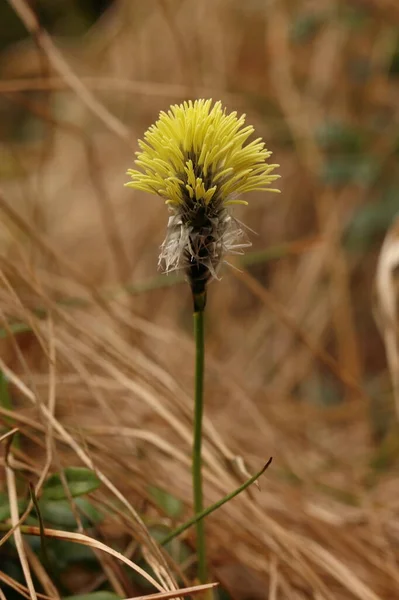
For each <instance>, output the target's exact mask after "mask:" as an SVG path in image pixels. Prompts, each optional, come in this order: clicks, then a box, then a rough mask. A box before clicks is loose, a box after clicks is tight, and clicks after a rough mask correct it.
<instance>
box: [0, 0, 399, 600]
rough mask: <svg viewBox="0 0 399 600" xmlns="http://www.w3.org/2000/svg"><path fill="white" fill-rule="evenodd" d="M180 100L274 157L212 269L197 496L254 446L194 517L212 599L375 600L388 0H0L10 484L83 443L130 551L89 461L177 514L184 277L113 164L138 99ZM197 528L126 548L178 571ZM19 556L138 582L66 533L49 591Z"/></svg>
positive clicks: (136, 130) (184, 467)
mask: <svg viewBox="0 0 399 600" xmlns="http://www.w3.org/2000/svg"><path fill="white" fill-rule="evenodd" d="M198 97H201V98H204V97H205V98H207V97H211V98H213V99H214V100H218V99H220V100H222V102H223V103H224V104H225V106H226V107H227V109H228V110H229V111H232V110H237V111H238V112H239V113H242V112H245V113H246V115H247V122H248V123H250V124H253V125H254V127H255V129H256V133H257V135H259V136H262V137H263V138H264V140H265V141H266V145H267V147H268V148H270V149H271V150H273V160H274V162H277V163H279V164H280V169H279V172H280V174H281V179H280V180H279V182H278V183H279V186H280V189H281V194H279V195H277V194H267V193H266V194H263V193H260V194H253V195H252V196H251V197H250V198H248V200H249V202H250V203H249V206H248V207H245V208H243V209H242V210H241V207H240V209H238V210H237V214H238V216H239V218H240V219H242V220H243V221H244V222H245V224H246V225H248V227H250V228H251V229H252V230H254V232H255V233H253V234H250V235H251V239H252V242H253V247H252V249H251V250H252V251H250V252H247V254H246V257H245V260H244V261H241V263H240V261H239V260H238V259H236V258H234V259H232V266H226V268H225V269H224V270H223V273H222V279H221V281H220V282H214V283H212V285H211V287H210V289H209V310H208V317H207V375H206V411H205V412H206V423H205V441H204V444H205V445H204V460H205V486H206V487H205V495H206V502H207V503H211V502H214V501H216V500H218V499H219V498H220V497H221V496H222V495H224V494H226V493H227V492H229V491H231V490H232V489H234V487H237V486H238V485H239V484H240V483H241V482H242V481H243V478H244V479H245V477H246V473H248V472H249V473H253V472H255V471H256V470H258V469H260V467H261V466H262V464H263V463H264V462H265V461H266V460H267V459H268V458H269V456H273V457H274V461H273V464H272V466H271V467H270V468H269V470H268V471H267V474H266V475H265V476H263V478H262V480H261V482H260V483H261V490H257V489H256V488H253V489H252V490H251V491H249V492H246V493H245V494H243V495H242V496H240V497H237V498H236V499H234V500H233V501H232V502H231V503H229V504H228V505H225V506H224V507H223V508H222V509H220V511H218V512H217V513H215V514H214V515H212V516H211V517H210V518H209V520H208V526H207V535H208V540H209V558H210V564H211V579H212V580H218V581H220V582H221V584H222V587H223V592H222V593H221V595H220V597H227V598H233V599H236V598H237V599H246V600H250V599H259V600H260V599H265V598H270V599H272V600H276V599H280V600H282V599H305V598H306V599H308V598H309V599H310V598H314V599H316V598H317V599H322V598H323V599H326V600H327V599H332V598H337V599H338V598H339V599H346V598H347V599H348V600H349V599H352V598H359V599H360V598H361V599H362V600H364V599H369V600H377V599H390V600H393V598H395V597H398V596H399V570H398V566H397V560H398V544H399V529H398V516H399V503H398V492H399V481H398V453H399V442H398V439H399V438H398V431H397V428H396V417H395V411H394V402H393V397H392V392H391V384H390V379H389V375H388V372H387V367H386V358H385V351H384V345H383V343H382V341H381V337H380V335H379V333H378V330H377V328H376V325H375V323H374V319H373V310H374V309H373V302H374V301H373V282H374V277H375V267H376V260H377V256H378V252H379V249H380V247H381V243H382V240H383V238H384V235H385V233H386V231H387V229H388V228H389V226H390V224H391V222H392V220H393V218H394V215H395V213H397V212H398V210H399V193H398V192H399V180H398V178H399V171H398V168H397V161H398V152H399V5H398V6H397V3H396V2H395V1H390V0H349V1H342V2H340V1H337V0H331V1H329V0H319V1H317V2H316V1H308V2H306V1H302V2H300V1H298V0H290V1H289V0H278V1H272V0H269V1H267V0H247V1H246V2H244V3H243V2H239V1H236V0H201V2H198V1H194V0H151V1H148V2H143V1H140V0H114V1H112V0H108V1H95V0H92V1H89V0H57V1H54V0H35V1H33V0H32V1H30V2H28V1H27V0H9V2H3V3H1V5H0V140H1V141H0V189H1V194H0V213H1V221H0V245H1V247H0V252H1V280H2V283H1V289H0V317H1V322H2V338H3V339H2V342H1V356H2V361H3V362H2V364H3V367H2V368H3V371H4V375H5V376H6V378H5V379H4V381H5V382H6V387H7V394H3V395H2V402H1V407H0V418H1V420H2V422H3V424H5V425H7V423H8V424H9V423H10V419H11V417H12V419H13V423H15V424H16V425H17V426H18V427H19V428H20V434H19V435H20V439H19V446H18V447H17V448H16V450H15V460H18V461H19V462H18V463H17V464H18V465H19V468H20V470H21V472H22V473H24V474H25V479H24V476H22V475H21V482H20V484H21V486H22V488H21V493H23V481H25V480H26V473H28V474H29V476H30V477H32V478H33V479H34V481H36V479H37V478H38V477H40V474H41V473H43V469H44V468H45V464H46V457H47V459H49V457H50V460H49V464H50V465H51V466H50V469H51V471H53V470H59V469H60V468H61V467H63V466H64V467H65V466H69V465H82V464H86V466H88V464H89V463H88V462H87V461H88V460H89V461H92V462H93V464H94V465H95V466H96V468H97V469H99V470H100V471H101V472H102V473H104V474H105V475H106V476H107V477H109V481H108V480H107V481H108V483H107V484H104V485H103V486H102V487H101V488H100V489H99V490H98V491H97V492H96V493H95V494H93V499H92V501H93V502H94V503H95V505H96V506H97V507H100V508H101V509H102V510H103V514H104V515H105V517H104V518H103V519H100V520H99V522H98V524H97V527H96V528H95V530H94V532H93V531H92V534H93V535H94V536H96V537H98V539H101V540H103V541H104V542H106V543H107V544H108V545H110V546H112V547H116V548H118V549H119V550H120V551H122V552H125V553H127V554H129V553H130V556H133V557H135V556H136V554H137V544H139V545H140V544H143V543H144V542H143V535H144V534H143V531H141V529H140V527H138V526H137V524H135V522H134V520H133V519H132V518H131V516H130V517H129V515H128V513H127V512H126V510H125V508H126V507H124V505H123V502H122V501H121V499H120V498H119V499H116V500H115V497H114V492H113V489H111V483H110V482H112V483H113V484H114V485H115V486H116V487H117V488H118V489H119V490H120V492H121V494H123V497H124V498H125V499H127V500H128V501H129V502H130V503H131V505H132V506H133V507H134V508H135V509H136V510H137V512H138V513H139V514H140V516H141V517H142V519H143V520H144V522H145V523H146V526H147V527H148V528H149V531H150V533H154V532H156V528H157V527H160V526H161V525H163V526H170V524H173V523H174V522H175V521H176V522H178V521H181V520H182V519H183V518H184V517H188V516H190V514H191V510H192V507H191V483H190V444H191V422H192V377H193V343H192V338H191V312H190V311H191V304H190V297H189V292H188V289H187V287H185V285H184V284H182V283H181V282H179V281H178V280H176V278H175V277H172V276H168V277H167V276H162V275H160V274H159V273H158V272H157V259H158V252H159V246H160V243H161V242H162V240H163V237H164V230H165V226H166V222H167V209H166V208H165V206H164V204H163V202H162V201H161V199H158V198H156V197H152V196H146V195H144V194H141V193H139V192H135V191H133V190H131V189H127V188H124V187H123V184H124V183H125V182H126V180H127V177H126V175H125V172H126V170H127V168H129V167H131V166H132V162H133V158H134V151H136V150H137V138H139V137H141V136H142V135H143V132H144V131H145V129H146V128H147V127H148V126H149V125H150V124H151V123H152V122H153V121H154V120H155V119H156V118H157V115H158V113H159V111H160V110H165V109H167V108H168V106H169V105H170V104H172V103H177V102H181V101H183V100H185V99H189V98H192V99H194V98H198ZM235 267H239V269H237V268H235ZM4 366H5V367H7V368H8V369H9V370H10V372H8V371H7V370H5V369H4ZM13 377H14V378H13ZM4 385H5V384H4ZM4 385H3V388H4ZM6 396H7V402H8V404H7V403H6V402H5V400H4V398H5V397H6ZM10 403H11V404H10ZM43 405H44V406H45V407H46V410H47V412H45V411H43ZM10 411H11V412H10ZM51 415H55V417H54V418H53V420H51V419H52V417H51ZM49 423H50V424H51V423H52V424H53V425H52V427H50V426H49ZM57 424H58V425H57ZM49 440H50V443H49ZM46 444H47V445H46ZM49 447H51V449H52V450H51V453H50V454H49ZM82 452H83V454H82ZM84 457H86V458H84ZM85 461H86V462H85ZM3 464H4V460H3ZM243 464H244V466H243ZM3 484H4V485H3ZM108 484H109V485H108ZM0 485H1V486H2V487H3V492H4V490H5V488H6V486H5V479H4V477H3V475H1V474H0ZM154 489H157V490H158V491H159V490H163V495H162V494H161V496H162V498H161V501H160V499H159V498H160V497H159V494H158V496H157V499H158V502H155V501H154V493H152V492H151V490H154ZM115 502H116V503H117V506H118V510H117V512H116V513H115V512H114V511H113V510H111V507H112V506H115V505H114V504H113V503H115ZM170 504H172V508H171V506H170ZM60 525H62V520H61V523H60ZM154 535H155V533H154ZM146 543H147V546H148V540H147V542H146ZM32 544H33V542H32ZM145 545H146V544H145V543H144V546H145ZM27 546H29V544H27ZM193 547H194V537H193V533H192V532H188V533H187V535H186V538H185V542H184V545H183V544H180V545H177V546H175V547H174V549H173V548H172V550H171V553H172V562H169V563H167V564H166V566H165V564H163V563H162V557H161V556H160V555H158V554H157V552H156V550H154V549H153V548H152V550H151V545H150V546H149V549H148V548H147V553H150V554H151V552H152V553H153V554H152V555H151V556H152V566H153V568H154V569H155V571H157V569H156V568H155V567H154V564H155V565H158V567H159V568H160V569H161V567H162V564H163V567H162V568H164V569H166V570H167V571H169V572H170V573H171V574H174V576H177V575H176V573H177V574H178V573H179V571H178V570H177V567H176V563H178V564H180V567H179V569H180V571H181V572H180V576H181V575H182V573H183V575H184V576H186V577H187V578H188V579H189V580H190V577H191V575H190V573H192V572H191V571H190V569H191V567H192V562H193V555H192V551H191V549H192V548H193ZM29 548H31V546H29ZM32 548H33V549H32V553H33V554H34V553H35V552H38V550H37V547H36V546H34V544H33V545H32ZM29 552H30V550H29ZM29 552H28V558H29V559H30V563H31V567H32V569H33V571H34V577H35V581H36V583H37V586H38V589H42V591H43V590H44V593H47V595H50V596H51V593H52V594H53V596H52V597H57V596H56V595H54V594H56V593H57V589H58V593H59V594H62V595H63V596H67V595H74V594H75V595H76V594H82V593H84V594H88V593H91V592H94V591H96V590H97V591H98V590H110V591H113V592H114V593H116V594H117V595H119V597H123V598H125V597H130V596H133V595H136V594H139V593H142V592H143V588H142V585H141V582H140V581H138V580H136V579H132V577H131V575H130V571H129V570H124V569H122V568H121V567H120V565H119V563H118V562H117V561H114V560H113V559H112V560H111V559H109V560H108V559H107V560H105V559H104V557H102V558H101V559H99V558H98V557H97V558H96V557H95V556H94V555H90V554H89V555H87V554H80V553H79V552H80V550H79V551H77V550H76V549H75V550H74V551H71V550H70V548H69V551H67V550H65V552H64V550H62V551H61V550H57V549H55V550H54V555H55V556H58V559H59V558H60V555H62V556H63V560H61V561H60V564H58V562H56V563H53V566H54V564H56V567H54V569H55V571H56V573H57V576H56V577H54V581H55V584H54V585H55V587H56V589H55V591H54V589H53V588H51V585H50V584H49V583H48V582H47V583H46V579H45V578H44V579H43V577H41V576H40V575H42V576H43V573H41V571H40V567H38V566H37V564H36V563H35V561H34V558H32V556H31V554H29ZM68 552H69V553H68ZM2 555H3V559H2V562H1V564H0V572H1V573H5V574H6V575H7V576H9V577H11V578H14V579H15V580H16V581H18V580H19V581H22V582H23V576H22V575H21V572H20V568H19V567H18V558H17V555H16V553H15V550H14V548H13V547H12V545H10V544H8V545H3V546H2V547H1V548H0V557H1V556H2ZM53 560H54V561H56V558H54V557H53ZM157 561H158V562H157ZM150 562H151V560H150ZM35 565H36V566H35ZM159 565H161V566H159ZM37 569H38V570H37ZM3 584H4V585H5V587H4V590H5V593H6V597H7V598H8V597H10V598H12V597H18V598H19V597H21V596H18V595H15V596H12V595H11V594H12V593H14V592H11V587H10V586H9V585H8V586H6V584H5V583H4V578H3V579H1V582H0V587H1V586H3ZM46 585H47V587H46ZM7 594H10V596H9V595H7ZM223 595H224V596H223Z"/></svg>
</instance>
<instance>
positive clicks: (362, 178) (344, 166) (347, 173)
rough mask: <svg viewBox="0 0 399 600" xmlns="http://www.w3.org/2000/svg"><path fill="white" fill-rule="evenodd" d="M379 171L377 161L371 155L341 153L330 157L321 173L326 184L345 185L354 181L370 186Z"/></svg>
mask: <svg viewBox="0 0 399 600" xmlns="http://www.w3.org/2000/svg"><path fill="white" fill-rule="evenodd" d="M378 173H379V164H378V161H377V160H376V159H375V158H373V157H372V156H353V155H350V154H349V155H341V156H337V157H333V158H331V159H330V160H329V161H328V162H327V163H326V164H325V166H324V169H323V172H322V174H321V176H322V179H323V182H324V183H326V184H328V185H346V184H348V183H356V184H358V185H362V186H364V187H368V186H370V185H371V184H372V183H373V182H374V181H375V180H376V178H377V176H378Z"/></svg>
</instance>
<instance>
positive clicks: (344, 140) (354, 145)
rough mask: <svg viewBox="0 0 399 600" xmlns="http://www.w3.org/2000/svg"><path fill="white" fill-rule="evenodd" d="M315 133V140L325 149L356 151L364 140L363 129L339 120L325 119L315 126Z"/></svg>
mask: <svg viewBox="0 0 399 600" xmlns="http://www.w3.org/2000/svg"><path fill="white" fill-rule="evenodd" d="M315 135H316V140H317V142H318V143H319V145H320V146H321V147H322V148H323V149H325V150H334V149H335V150H337V149H339V150H341V152H342V151H343V152H358V151H359V150H360V149H361V148H362V146H363V144H364V142H365V134H364V132H363V131H359V130H357V129H356V128H355V127H353V126H352V125H350V124H347V123H343V122H341V121H331V120H329V121H325V122H324V123H322V124H321V125H320V126H319V127H318V128H317V130H316V134H315Z"/></svg>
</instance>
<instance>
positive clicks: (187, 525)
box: [161, 458, 272, 546]
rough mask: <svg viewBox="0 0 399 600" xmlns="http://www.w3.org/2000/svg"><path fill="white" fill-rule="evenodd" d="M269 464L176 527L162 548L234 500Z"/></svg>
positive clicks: (270, 460) (163, 541)
mask: <svg viewBox="0 0 399 600" xmlns="http://www.w3.org/2000/svg"><path fill="white" fill-rule="evenodd" d="M271 462H272V458H269V460H268V461H267V463H266V464H265V465H263V467H262V468H261V469H260V471H258V472H257V473H255V475H252V477H250V478H249V479H247V481H245V482H244V483H243V484H242V485H240V487H238V488H237V489H235V490H234V491H233V492H230V494H227V496H224V497H223V498H221V499H220V500H218V501H217V502H215V504H212V505H211V506H208V508H205V509H204V510H203V511H202V512H201V513H199V514H197V515H195V516H194V517H192V518H191V519H189V520H188V521H186V522H185V523H183V524H182V525H180V526H179V527H177V529H174V530H173V531H171V532H170V533H169V534H168V535H167V536H166V537H165V538H164V539H163V540H162V542H161V544H162V546H164V545H165V544H168V543H169V542H171V541H172V540H173V539H174V538H175V537H177V536H179V535H180V534H182V533H184V532H185V531H186V530H187V529H189V528H190V527H191V526H192V525H195V524H196V523H198V521H200V520H201V519H204V518H205V517H207V516H208V515H210V514H211V513H213V512H214V511H215V510H217V509H218V508H220V507H221V506H223V504H226V502H229V501H230V500H232V499H233V498H235V497H236V496H238V494H241V492H243V491H244V490H246V489H247V488H248V487H249V486H250V485H252V484H253V483H254V482H255V481H256V480H257V479H259V477H260V476H261V475H263V473H264V472H265V471H266V469H267V468H268V467H269V465H270V464H271Z"/></svg>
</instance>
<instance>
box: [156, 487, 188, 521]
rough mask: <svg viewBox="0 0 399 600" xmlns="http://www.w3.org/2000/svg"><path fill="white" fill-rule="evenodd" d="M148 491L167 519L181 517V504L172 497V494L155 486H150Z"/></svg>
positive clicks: (177, 499)
mask: <svg viewBox="0 0 399 600" xmlns="http://www.w3.org/2000/svg"><path fill="white" fill-rule="evenodd" d="M148 491H149V493H150V495H151V497H152V498H153V499H154V500H155V502H156V504H158V506H159V508H161V509H162V510H163V512H164V513H165V514H166V515H167V516H168V517H171V518H172V519H177V518H178V517H180V516H181V514H182V512H183V502H182V501H181V500H179V498H176V497H175V496H172V494H169V492H166V491H165V490H161V489H160V488H158V487H155V486H150V487H149V490H148Z"/></svg>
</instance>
